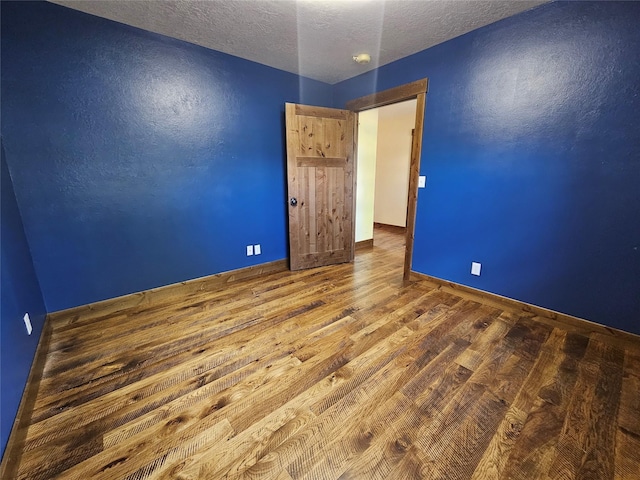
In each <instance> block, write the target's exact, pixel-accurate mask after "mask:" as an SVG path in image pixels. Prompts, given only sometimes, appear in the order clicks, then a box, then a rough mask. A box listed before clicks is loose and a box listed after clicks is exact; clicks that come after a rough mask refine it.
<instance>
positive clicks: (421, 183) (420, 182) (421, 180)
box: [418, 175, 427, 188]
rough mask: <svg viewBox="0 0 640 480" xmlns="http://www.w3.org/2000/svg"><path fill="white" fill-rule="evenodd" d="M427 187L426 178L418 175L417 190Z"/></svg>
mask: <svg viewBox="0 0 640 480" xmlns="http://www.w3.org/2000/svg"><path fill="white" fill-rule="evenodd" d="M426 186H427V177H426V175H420V176H419V177H418V188H424V187H426Z"/></svg>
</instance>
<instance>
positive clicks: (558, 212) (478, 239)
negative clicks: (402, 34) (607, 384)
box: [334, 2, 640, 333]
mask: <svg viewBox="0 0 640 480" xmlns="http://www.w3.org/2000/svg"><path fill="white" fill-rule="evenodd" d="M639 22H640V2H557V3H552V4H548V5H544V6H542V7H539V8H536V9H534V10H531V11H528V12H525V13H523V14H520V15H518V16H515V17H511V18H509V19H506V20H503V21H501V22H498V23H495V24H493V25H490V26H487V27H485V28H482V29H479V30H476V31H474V32H471V33H469V34H467V35H464V36H462V37H458V38H457V39H454V40H452V41H449V42H447V43H444V44H441V45H439V46H436V47H433V48H430V49H428V50H425V51H423V52H419V53H417V54H415V55H413V56H411V57H408V58H405V59H403V60H400V61H398V62H395V63H392V64H389V65H387V66H385V67H382V68H380V69H379V70H378V71H376V72H372V73H370V74H366V75H362V76H360V77H357V78H355V79H351V80H348V81H345V82H343V83H341V84H338V85H336V87H335V90H334V99H335V104H336V106H341V105H344V102H345V101H346V100H348V99H351V98H356V97H359V96H361V95H366V94H369V93H371V92H372V91H374V90H382V89H385V88H389V87H393V86H397V85H400V84H403V83H407V82H410V81H413V80H416V79H418V78H423V77H429V80H430V84H429V93H428V96H427V110H426V118H425V133H424V138H423V152H422V159H421V174H422V175H426V176H427V188H426V189H425V190H420V191H419V199H418V212H417V222H416V236H415V251H414V258H413V269H414V270H416V271H418V272H421V273H425V274H429V275H433V276H436V277H440V278H443V279H447V280H450V281H454V282H458V283H462V284H464V285H469V286H472V287H476V288H480V289H482V290H487V291H490V292H494V293H498V294H501V295H505V296H507V297H511V298H515V299H518V300H523V301H526V302H529V303H533V304H536V305H541V306H544V307H548V308H551V309H554V310H558V311H561V312H565V313H569V314H572V315H576V316H579V317H582V318H586V319H589V320H593V321H596V322H599V323H603V324H606V325H610V326H613V327H616V328H620V329H623V330H627V331H631V332H635V333H640V81H639V79H640V28H638V25H639ZM472 261H477V262H482V275H481V276H480V277H474V276H472V275H471V274H470V266H471V262H472Z"/></svg>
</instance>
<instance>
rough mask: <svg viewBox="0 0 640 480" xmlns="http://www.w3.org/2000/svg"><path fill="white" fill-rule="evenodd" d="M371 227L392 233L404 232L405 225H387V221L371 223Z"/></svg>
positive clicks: (405, 230) (405, 229)
mask: <svg viewBox="0 0 640 480" xmlns="http://www.w3.org/2000/svg"><path fill="white" fill-rule="evenodd" d="M373 228H380V229H382V230H387V231H388V232H394V233H406V232H407V227H399V226H398V225H389V224H387V223H378V222H374V223H373Z"/></svg>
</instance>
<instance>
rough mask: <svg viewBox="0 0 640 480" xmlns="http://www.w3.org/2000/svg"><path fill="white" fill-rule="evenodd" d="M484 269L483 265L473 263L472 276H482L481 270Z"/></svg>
mask: <svg viewBox="0 0 640 480" xmlns="http://www.w3.org/2000/svg"><path fill="white" fill-rule="evenodd" d="M481 268H482V264H481V263H478V262H471V275H477V276H478V277H479V276H480V269H481Z"/></svg>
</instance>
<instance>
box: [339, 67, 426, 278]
mask: <svg viewBox="0 0 640 480" xmlns="http://www.w3.org/2000/svg"><path fill="white" fill-rule="evenodd" d="M427 86H428V80H427V79H426V78H425V79H422V80H417V81H415V82H413V83H409V84H406V85H401V86H399V87H395V88H391V89H389V90H385V91H382V92H377V93H374V94H371V95H367V96H365V97H361V98H357V99H354V100H351V101H349V102H347V104H346V108H347V109H349V110H352V111H355V112H357V113H358V117H360V116H362V115H366V112H368V111H369V110H372V109H376V108H378V107H383V106H387V105H394V104H399V103H401V102H405V101H407V100H411V99H414V100H415V102H414V122H413V135H412V139H411V142H410V145H411V147H410V150H409V151H410V163H409V174H408V182H407V188H406V190H405V189H404V188H403V191H405V192H406V198H407V202H406V209H405V211H406V216H405V222H404V223H405V225H406V227H405V236H404V238H405V241H404V246H405V248H404V265H403V281H404V282H405V283H407V282H409V277H410V273H411V260H412V256H413V239H414V229H415V219H416V206H417V198H418V177H419V172H420V155H421V150H422V132H423V124H424V112H425V104H426V93H427ZM379 117H380V113H379V112H378V123H379ZM409 124H410V122H409ZM358 130H359V129H358ZM361 133H363V134H365V135H366V133H365V132H364V131H362V132H360V131H358V132H357V135H358V136H359V134H361ZM369 135H371V131H369ZM375 138H376V144H377V138H378V137H377V132H376V134H375ZM361 141H362V140H361V139H360V138H358V145H360V142H361ZM364 141H365V142H366V139H365V140H364ZM370 145H371V143H370ZM370 148H371V147H370ZM375 149H376V156H377V145H376V147H375ZM359 164H360V160H359V159H358V163H357V165H358V167H357V171H358V170H360V166H359ZM371 176H372V177H373V179H374V182H375V178H376V175H375V173H374V174H373V175H371V173H370V177H371ZM360 182H361V179H360V178H359V179H358V181H357V183H356V189H357V188H358V184H359V183H360ZM370 183H371V178H369V184H370ZM374 185H375V183H374ZM374 188H375V187H374ZM360 193H361V194H362V193H363V192H360ZM369 193H370V194H371V191H369ZM358 201H360V202H363V201H366V200H365V199H363V198H358V191H357V190H356V195H354V202H355V204H356V205H355V209H354V212H356V231H358V232H359V237H360V239H358V238H356V242H357V243H356V245H357V246H361V247H364V248H366V247H367V246H368V245H367V243H370V245H371V246H373V231H372V232H371V233H372V235H371V238H370V239H366V238H363V237H365V236H366V235H363V230H362V228H363V226H364V225H366V224H368V223H369V220H368V219H366V218H362V217H361V218H360V222H358V214H357V210H358V208H359V207H358ZM369 202H371V204H372V205H373V211H374V212H375V190H374V191H373V198H369ZM369 208H370V207H369ZM369 211H371V210H369ZM374 214H375V213H374ZM387 218H389V217H387ZM358 223H360V230H358V229H359V226H358ZM374 223H375V222H374ZM365 228H366V227H365ZM372 230H373V229H372Z"/></svg>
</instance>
